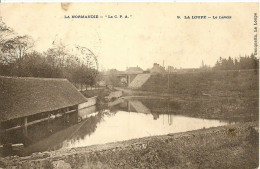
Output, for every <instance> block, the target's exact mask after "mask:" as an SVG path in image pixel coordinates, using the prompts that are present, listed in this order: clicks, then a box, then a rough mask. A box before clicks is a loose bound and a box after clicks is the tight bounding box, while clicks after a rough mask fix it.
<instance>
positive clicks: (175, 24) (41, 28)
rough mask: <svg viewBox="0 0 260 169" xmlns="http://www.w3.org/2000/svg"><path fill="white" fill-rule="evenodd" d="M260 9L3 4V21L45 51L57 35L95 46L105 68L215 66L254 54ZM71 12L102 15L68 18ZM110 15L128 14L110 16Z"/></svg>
mask: <svg viewBox="0 0 260 169" xmlns="http://www.w3.org/2000/svg"><path fill="white" fill-rule="evenodd" d="M258 11H259V6H258V3H70V4H61V3H4V4H0V16H1V17H2V18H3V21H4V22H5V23H6V24H7V25H8V26H9V27H11V28H13V29H14V30H15V31H16V32H17V33H18V34H20V35H29V36H31V37H32V38H33V39H34V40H35V49H36V50H37V51H41V52H42V51H46V50H47V49H48V48H50V47H52V42H53V41H54V40H55V39H61V40H62V41H63V43H64V44H65V45H68V46H73V45H80V46H84V47H87V48H89V49H91V51H93V52H94V54H95V55H96V56H97V58H98V62H99V65H100V66H99V69H103V70H104V69H105V70H106V69H111V68H115V69H118V70H125V69H126V67H134V66H139V67H141V68H143V69H147V68H150V67H152V65H153V63H159V64H161V65H162V64H163V63H164V66H165V67H167V66H174V67H177V68H180V67H182V68H196V67H199V66H200V65H201V63H202V60H203V61H204V63H205V64H208V65H211V66H213V65H214V64H215V63H216V61H217V59H218V58H219V57H222V58H227V57H229V56H231V57H239V56H244V55H245V54H247V55H250V54H251V53H253V51H254V34H255V33H254V32H253V31H254V30H253V29H254V13H257V15H258ZM72 15H99V16H103V18H84V19H72V18H69V19H65V18H64V16H70V17H71V16H72ZM108 15H110V16H114V15H122V16H125V15H127V16H128V17H129V18H124V19H119V18H117V19H116V18H106V17H105V16H108ZM177 16H180V17H181V19H177ZM184 16H190V17H192V16H207V17H211V18H207V19H184ZM213 16H216V17H219V16H231V17H232V18H231V19H212V17H213ZM258 24H259V23H258Z"/></svg>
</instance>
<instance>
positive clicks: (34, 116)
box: [0, 76, 95, 131]
mask: <svg viewBox="0 0 260 169" xmlns="http://www.w3.org/2000/svg"><path fill="white" fill-rule="evenodd" d="M93 104H95V98H92V99H88V98H85V97H84V96H83V95H82V94H81V93H80V92H79V91H78V90H77V88H76V87H75V86H74V85H73V84H71V83H70V82H69V81H68V80H67V79H54V78H31V77H3V76H0V127H1V131H8V130H12V129H17V128H24V127H25V128H26V126H29V125H33V124H36V123H39V122H42V121H46V120H50V119H51V118H55V117H60V116H64V115H65V116H66V115H67V114H70V113H72V112H77V111H78V110H79V109H82V108H84V107H87V106H90V105H93Z"/></svg>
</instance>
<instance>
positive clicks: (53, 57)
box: [0, 18, 98, 86]
mask: <svg viewBox="0 0 260 169" xmlns="http://www.w3.org/2000/svg"><path fill="white" fill-rule="evenodd" d="M71 49H73V50H74V51H72V50H71ZM86 49H87V48H86V47H80V46H77V47H74V48H68V47H67V46H66V45H64V44H63V43H62V40H60V41H57V39H55V40H54V41H53V43H52V44H51V47H50V48H49V49H47V50H46V51H44V52H37V51H35V50H34V40H33V39H32V38H31V37H29V36H28V35H23V36H21V35H18V34H17V33H16V32H15V31H14V30H13V29H12V28H10V27H8V26H7V25H6V24H5V23H4V22H3V21H2V19H1V18H0V75H1V76H16V77H43V78H66V79H68V80H69V81H71V82H72V83H74V84H80V85H81V86H82V85H86V86H93V85H95V83H96V80H97V77H98V71H97V67H96V66H95V65H93V63H92V62H90V58H91V57H95V56H93V53H92V52H91V53H89V52H88V53H87V52H86V51H90V50H89V49H88V50H86ZM84 51H85V52H84ZM94 61H95V60H94ZM94 64H95V63H94Z"/></svg>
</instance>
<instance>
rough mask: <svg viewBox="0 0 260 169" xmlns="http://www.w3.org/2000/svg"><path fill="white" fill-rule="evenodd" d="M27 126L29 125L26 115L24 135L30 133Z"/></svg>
mask: <svg viewBox="0 0 260 169" xmlns="http://www.w3.org/2000/svg"><path fill="white" fill-rule="evenodd" d="M27 126H28V119H27V117H25V118H24V135H25V136H27V135H28V131H27Z"/></svg>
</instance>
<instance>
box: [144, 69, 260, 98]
mask: <svg viewBox="0 0 260 169" xmlns="http://www.w3.org/2000/svg"><path fill="white" fill-rule="evenodd" d="M258 89H259V74H258V72H255V71H241V72H239V71H210V72H196V73H182V74H177V73H176V74H170V75H152V76H151V78H150V79H149V80H148V81H147V82H146V83H145V84H144V85H143V86H142V88H141V89H140V90H142V91H152V92H158V93H169V94H173V95H179V94H183V95H191V96H201V95H203V94H207V95H210V96H229V97H231V96H234V95H235V96H240V97H243V96H245V97H256V98H258Z"/></svg>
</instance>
